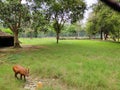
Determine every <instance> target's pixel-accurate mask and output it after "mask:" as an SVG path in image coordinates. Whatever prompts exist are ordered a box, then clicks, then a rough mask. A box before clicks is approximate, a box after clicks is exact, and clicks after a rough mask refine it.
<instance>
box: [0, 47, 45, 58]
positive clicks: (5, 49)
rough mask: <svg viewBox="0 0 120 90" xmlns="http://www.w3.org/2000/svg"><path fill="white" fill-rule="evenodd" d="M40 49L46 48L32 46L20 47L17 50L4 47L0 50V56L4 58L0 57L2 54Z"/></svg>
mask: <svg viewBox="0 0 120 90" xmlns="http://www.w3.org/2000/svg"><path fill="white" fill-rule="evenodd" d="M40 48H46V47H45V46H34V45H22V48H17V49H15V48H13V47H4V48H0V56H5V54H4V55H2V54H3V53H16V52H22V51H31V50H38V49H40ZM1 53H2V54H1Z"/></svg>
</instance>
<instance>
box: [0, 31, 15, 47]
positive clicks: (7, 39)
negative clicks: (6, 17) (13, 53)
mask: <svg viewBox="0 0 120 90" xmlns="http://www.w3.org/2000/svg"><path fill="white" fill-rule="evenodd" d="M13 45H14V37H13V36H12V35H10V34H8V33H5V32H2V31H1V30H0V47H8V46H13Z"/></svg>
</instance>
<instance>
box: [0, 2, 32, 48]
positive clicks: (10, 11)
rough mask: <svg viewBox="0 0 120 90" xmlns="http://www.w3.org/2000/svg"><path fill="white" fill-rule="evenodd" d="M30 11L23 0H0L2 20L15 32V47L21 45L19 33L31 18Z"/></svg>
mask: <svg viewBox="0 0 120 90" xmlns="http://www.w3.org/2000/svg"><path fill="white" fill-rule="evenodd" d="M28 13H29V11H28V8H27V5H23V4H21V0H18V1H17V0H1V1H0V22H2V23H3V24H4V26H6V27H8V28H10V30H11V31H12V32H13V34H14V47H15V48H19V47H21V46H20V43H19V40H18V34H19V31H20V30H21V28H22V27H21V25H22V24H23V23H24V22H27V21H28V20H29V19H30V18H29V17H28Z"/></svg>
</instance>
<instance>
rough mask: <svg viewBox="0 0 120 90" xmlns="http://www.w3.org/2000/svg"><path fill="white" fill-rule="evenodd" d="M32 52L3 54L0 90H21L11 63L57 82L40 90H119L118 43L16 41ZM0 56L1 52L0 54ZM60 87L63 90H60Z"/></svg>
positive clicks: (31, 74)
mask: <svg viewBox="0 0 120 90" xmlns="http://www.w3.org/2000/svg"><path fill="white" fill-rule="evenodd" d="M20 40H21V42H22V44H23V45H28V44H29V45H36V46H40V48H37V49H36V50H25V51H22V52H18V51H17V52H11V53H5V54H6V56H4V57H2V58H0V61H4V62H3V63H2V64H0V90H23V86H24V84H25V82H24V81H20V80H16V79H15V78H14V73H13V71H12V66H13V65H14V64H20V65H23V66H25V67H27V66H28V67H30V76H32V77H37V78H40V79H54V78H55V79H57V80H56V83H57V84H56V85H54V84H53V85H52V86H47V85H44V86H43V90H120V44H119V43H112V42H102V41H94V40H61V41H60V43H59V44H58V45H57V44H56V43H55V42H56V40H55V39H53V38H51V39H45V38H41V39H20ZM1 54H2V53H1ZM61 87H63V88H64V89H63V88H62V89H61Z"/></svg>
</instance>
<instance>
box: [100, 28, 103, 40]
mask: <svg viewBox="0 0 120 90" xmlns="http://www.w3.org/2000/svg"><path fill="white" fill-rule="evenodd" d="M100 39H101V40H103V33H102V30H101V31H100Z"/></svg>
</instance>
